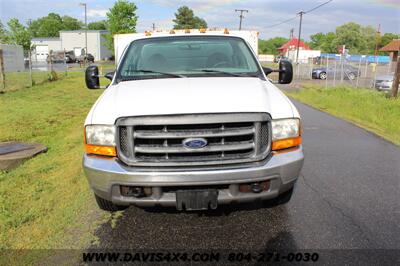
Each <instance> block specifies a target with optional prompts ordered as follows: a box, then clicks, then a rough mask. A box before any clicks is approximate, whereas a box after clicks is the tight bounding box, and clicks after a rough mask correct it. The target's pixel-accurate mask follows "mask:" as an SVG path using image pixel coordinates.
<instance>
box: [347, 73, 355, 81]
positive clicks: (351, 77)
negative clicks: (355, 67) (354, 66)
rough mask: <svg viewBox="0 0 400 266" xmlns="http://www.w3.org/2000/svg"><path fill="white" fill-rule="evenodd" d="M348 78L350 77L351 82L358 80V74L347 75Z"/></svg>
mask: <svg viewBox="0 0 400 266" xmlns="http://www.w3.org/2000/svg"><path fill="white" fill-rule="evenodd" d="M347 77H348V78H349V79H350V80H354V79H355V78H356V74H354V73H353V72H350V73H349V74H347Z"/></svg>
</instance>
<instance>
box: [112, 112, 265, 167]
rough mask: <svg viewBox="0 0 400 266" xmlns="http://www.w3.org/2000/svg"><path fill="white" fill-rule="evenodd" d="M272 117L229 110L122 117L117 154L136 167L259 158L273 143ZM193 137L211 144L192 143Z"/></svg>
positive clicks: (118, 122)
mask: <svg viewBox="0 0 400 266" xmlns="http://www.w3.org/2000/svg"><path fill="white" fill-rule="evenodd" d="M270 120H271V119H270V116H269V115H267V114H266V113H229V114H196V115H165V116H147V117H127V118H120V119H118V120H117V123H116V124H117V126H118V129H119V130H118V131H117V132H118V137H117V153H118V157H119V158H120V159H121V161H123V162H124V163H126V164H127V165H131V166H197V165H221V166H222V165H224V164H234V163H245V162H254V161H259V160H262V159H264V158H265V157H266V156H267V155H268V153H269V151H270V145H271V136H270V134H269V132H270ZM189 138H203V139H205V140H206V141H207V146H205V147H202V148H197V149H196V148H189V147H185V146H184V145H183V142H184V140H186V139H189Z"/></svg>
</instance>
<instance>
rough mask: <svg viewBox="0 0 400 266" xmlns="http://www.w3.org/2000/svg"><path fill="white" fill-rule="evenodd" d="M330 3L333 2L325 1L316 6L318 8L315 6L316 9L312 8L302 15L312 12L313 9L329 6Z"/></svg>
mask: <svg viewBox="0 0 400 266" xmlns="http://www.w3.org/2000/svg"><path fill="white" fill-rule="evenodd" d="M332 1H333V0H329V1H326V2H324V3H322V4H320V5H318V6H316V7H314V8H311V9H310V10H308V11H305V12H304V14H307V13H310V12H313V11H314V10H315V9H318V8H320V7H322V6H324V5H326V4H329V3H330V2H332Z"/></svg>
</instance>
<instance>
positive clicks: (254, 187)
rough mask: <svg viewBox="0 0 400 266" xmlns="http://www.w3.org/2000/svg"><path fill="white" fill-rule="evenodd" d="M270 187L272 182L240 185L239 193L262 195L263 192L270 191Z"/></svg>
mask: <svg viewBox="0 0 400 266" xmlns="http://www.w3.org/2000/svg"><path fill="white" fill-rule="evenodd" d="M269 186H270V181H264V182H254V183H246V184H240V185H239V192H241V193H260V192H263V191H268V190H269Z"/></svg>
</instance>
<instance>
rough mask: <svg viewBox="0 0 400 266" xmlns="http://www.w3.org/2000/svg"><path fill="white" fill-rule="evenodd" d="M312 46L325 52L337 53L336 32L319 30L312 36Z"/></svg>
mask: <svg viewBox="0 0 400 266" xmlns="http://www.w3.org/2000/svg"><path fill="white" fill-rule="evenodd" d="M310 39H311V41H310V46H311V48H312V49H316V50H321V51H322V52H323V53H336V52H337V44H336V34H335V33H334V32H328V33H326V34H324V33H322V32H319V33H316V34H313V35H311V36H310Z"/></svg>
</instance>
